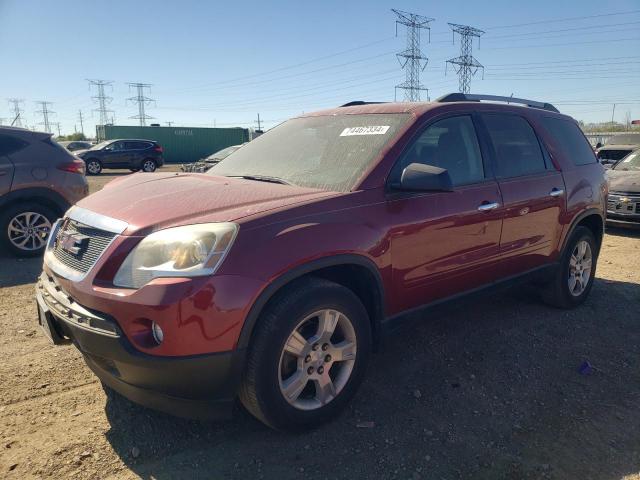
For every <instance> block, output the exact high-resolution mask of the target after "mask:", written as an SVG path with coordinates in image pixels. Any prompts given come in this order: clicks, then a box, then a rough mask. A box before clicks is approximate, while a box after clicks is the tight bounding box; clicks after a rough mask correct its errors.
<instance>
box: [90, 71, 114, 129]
mask: <svg viewBox="0 0 640 480" xmlns="http://www.w3.org/2000/svg"><path fill="white" fill-rule="evenodd" d="M87 82H89V87H91V86H95V87H97V88H98V94H97V95H96V96H94V97H92V98H93V99H94V100H97V102H98V108H96V109H95V110H94V111H96V112H99V113H100V125H106V124H107V123H109V115H108V114H109V113H113V110H109V109H107V105H108V104H109V103H111V101H112V100H113V97H108V96H107V95H106V94H105V93H104V87H106V86H107V85H111V84H113V82H110V81H107V80H89V79H87Z"/></svg>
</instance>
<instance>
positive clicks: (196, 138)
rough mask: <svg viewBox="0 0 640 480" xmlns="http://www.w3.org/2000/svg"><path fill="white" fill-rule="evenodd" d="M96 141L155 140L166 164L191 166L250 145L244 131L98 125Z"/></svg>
mask: <svg viewBox="0 0 640 480" xmlns="http://www.w3.org/2000/svg"><path fill="white" fill-rule="evenodd" d="M96 135H97V138H98V141H103V140H114V139H117V138H123V139H126V138H139V139H145V140H155V141H156V142H158V143H160V145H162V148H163V149H164V161H165V162H167V163H190V162H195V161H197V160H200V159H201V158H204V157H206V156H208V155H211V154H212V153H215V152H217V151H218V150H222V149H223V148H226V147H230V146H231V145H240V144H241V143H244V142H247V141H249V131H248V130H247V129H245V128H192V127H135V126H128V125H97V126H96Z"/></svg>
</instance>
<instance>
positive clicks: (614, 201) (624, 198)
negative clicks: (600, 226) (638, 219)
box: [607, 192, 640, 215]
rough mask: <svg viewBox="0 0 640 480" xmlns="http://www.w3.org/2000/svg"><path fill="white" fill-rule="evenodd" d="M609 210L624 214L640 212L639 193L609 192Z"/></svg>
mask: <svg viewBox="0 0 640 480" xmlns="http://www.w3.org/2000/svg"><path fill="white" fill-rule="evenodd" d="M607 211H608V212H611V213H619V214H622V215H634V214H640V196H639V195H638V194H637V193H633V194H625V193H617V192H616V193H615V194H609V198H608V199H607Z"/></svg>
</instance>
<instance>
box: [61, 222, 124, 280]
mask: <svg viewBox="0 0 640 480" xmlns="http://www.w3.org/2000/svg"><path fill="white" fill-rule="evenodd" d="M62 233H71V234H74V233H79V234H81V235H85V236H87V237H88V239H87V241H86V244H85V245H83V246H82V248H81V249H80V251H79V252H78V253H77V254H74V253H71V252H69V251H67V250H64V249H63V248H62V246H61V244H60V242H58V241H57V240H58V238H60V235H61V234H62ZM115 236H116V234H115V233H111V232H107V231H105V230H100V229H98V228H94V227H89V226H88V225H84V224H82V223H80V222H77V221H75V220H71V219H70V218H67V219H66V220H65V221H64V222H63V223H62V225H61V226H60V229H59V230H58V232H57V235H56V240H55V241H54V243H53V255H54V256H55V257H56V259H57V260H58V261H59V262H60V263H62V264H63V265H65V266H66V267H69V268H72V269H73V270H76V271H78V272H81V273H87V272H88V271H89V269H90V268H91V267H92V266H93V265H94V264H95V263H96V261H97V260H98V258H100V255H102V252H104V251H105V249H106V248H107V246H108V245H109V244H110V243H111V241H112V240H113V238H114V237H115Z"/></svg>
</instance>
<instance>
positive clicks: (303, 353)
mask: <svg viewBox="0 0 640 480" xmlns="http://www.w3.org/2000/svg"><path fill="white" fill-rule="evenodd" d="M356 346H357V342H356V334H355V329H354V328H353V324H352V323H351V321H350V320H349V318H348V317H347V316H346V315H345V314H343V313H342V312H339V311H337V310H332V309H326V310H320V311H318V312H315V313H313V314H311V315H309V316H307V317H305V318H304V319H303V320H302V321H301V322H300V323H299V324H298V326H297V327H296V328H295V329H294V330H293V332H292V333H291V335H289V338H288V339H287V341H286V342H285V344H284V347H283V350H282V353H281V355H280V365H279V369H278V371H279V383H280V392H281V393H282V395H283V397H284V398H285V399H286V401H287V402H288V403H289V404H290V405H292V406H294V407H295V408H298V409H300V410H315V409H318V408H320V407H322V406H324V405H326V404H327V403H329V402H331V401H332V400H333V399H334V398H336V397H337V396H338V395H339V394H340V392H341V391H342V389H343V388H344V387H345V385H346V384H347V382H348V381H349V378H350V377H351V373H352V372H353V367H354V364H355V359H356Z"/></svg>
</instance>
